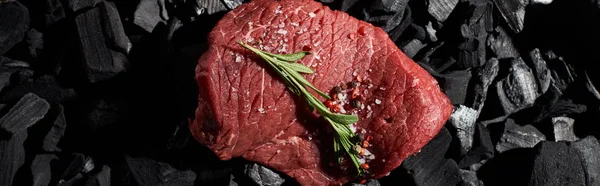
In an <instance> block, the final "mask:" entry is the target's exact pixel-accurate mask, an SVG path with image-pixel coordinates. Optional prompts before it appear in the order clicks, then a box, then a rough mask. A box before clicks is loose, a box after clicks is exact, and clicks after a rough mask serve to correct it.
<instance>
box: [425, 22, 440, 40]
mask: <svg viewBox="0 0 600 186" xmlns="http://www.w3.org/2000/svg"><path fill="white" fill-rule="evenodd" d="M425 31H426V32H427V39H428V40H429V41H430V42H436V41H437V40H438V38H437V35H436V33H437V30H435V28H433V23H431V21H430V22H429V23H427V25H425Z"/></svg>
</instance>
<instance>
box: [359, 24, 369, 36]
mask: <svg viewBox="0 0 600 186" xmlns="http://www.w3.org/2000/svg"><path fill="white" fill-rule="evenodd" d="M358 34H360V35H361V36H365V35H367V29H366V28H365V27H364V26H363V27H360V28H359V29H358Z"/></svg>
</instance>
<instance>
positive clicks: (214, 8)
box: [193, 0, 227, 15]
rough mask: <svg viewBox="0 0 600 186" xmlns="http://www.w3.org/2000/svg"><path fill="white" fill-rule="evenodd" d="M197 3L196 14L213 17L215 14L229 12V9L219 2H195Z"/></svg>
mask: <svg viewBox="0 0 600 186" xmlns="http://www.w3.org/2000/svg"><path fill="white" fill-rule="evenodd" d="M193 1H195V2H196V7H194V8H195V10H196V14H198V15H201V14H205V13H206V14H208V15H212V14H215V13H219V12H223V11H227V7H226V6H225V5H224V4H223V2H221V1H219V0H193Z"/></svg>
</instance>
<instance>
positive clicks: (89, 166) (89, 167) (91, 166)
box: [81, 157, 96, 173]
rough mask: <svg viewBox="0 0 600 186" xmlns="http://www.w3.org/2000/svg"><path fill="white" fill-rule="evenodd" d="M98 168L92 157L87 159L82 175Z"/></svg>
mask: <svg viewBox="0 0 600 186" xmlns="http://www.w3.org/2000/svg"><path fill="white" fill-rule="evenodd" d="M94 168H96V164H94V159H92V157H86V158H85V163H84V164H83V169H82V170H81V172H82V173H89V172H91V171H92V170H94Z"/></svg>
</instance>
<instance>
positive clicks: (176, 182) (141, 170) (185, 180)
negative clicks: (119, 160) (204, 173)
mask: <svg viewBox="0 0 600 186" xmlns="http://www.w3.org/2000/svg"><path fill="white" fill-rule="evenodd" d="M125 161H126V162H127V167H128V169H129V173H130V174H132V175H133V177H134V179H135V181H136V182H137V184H138V185H160V186H170V185H172V186H186V185H190V186H192V185H194V181H195V180H196V174H195V173H194V172H192V171H190V170H186V171H182V170H177V169H175V168H174V167H172V166H171V165H169V164H167V163H162V162H157V161H155V160H153V159H148V158H144V157H129V156H126V157H125Z"/></svg>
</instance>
